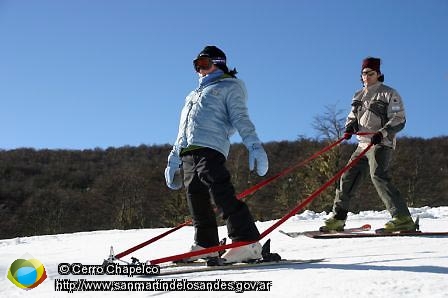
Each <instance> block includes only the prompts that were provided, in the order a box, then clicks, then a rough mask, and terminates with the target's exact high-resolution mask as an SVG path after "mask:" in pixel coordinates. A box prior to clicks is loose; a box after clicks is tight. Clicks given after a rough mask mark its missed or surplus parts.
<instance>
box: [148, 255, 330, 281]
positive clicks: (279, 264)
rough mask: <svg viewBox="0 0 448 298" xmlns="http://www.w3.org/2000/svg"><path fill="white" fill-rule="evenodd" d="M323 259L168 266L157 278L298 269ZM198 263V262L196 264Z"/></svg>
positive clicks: (161, 269)
mask: <svg viewBox="0 0 448 298" xmlns="http://www.w3.org/2000/svg"><path fill="white" fill-rule="evenodd" d="M324 260H325V259H298V260H285V259H282V260H279V261H270V262H260V263H256V262H255V263H234V264H225V265H220V266H207V265H206V264H205V262H203V265H199V264H194V265H192V266H188V265H187V264H182V265H181V266H169V267H161V268H160V274H158V275H156V277H157V276H167V275H179V274H190V273H200V272H212V271H225V270H242V269H244V270H246V269H257V268H272V269H278V268H300V265H304V264H311V263H319V262H322V261H324ZM198 263H199V262H198Z"/></svg>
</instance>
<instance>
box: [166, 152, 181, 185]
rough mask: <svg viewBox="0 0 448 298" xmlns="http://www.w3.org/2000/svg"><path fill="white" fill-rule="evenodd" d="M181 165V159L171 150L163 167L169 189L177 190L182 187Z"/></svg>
mask: <svg viewBox="0 0 448 298" xmlns="http://www.w3.org/2000/svg"><path fill="white" fill-rule="evenodd" d="M181 165H182V160H181V159H180V157H179V156H178V155H177V154H176V153H174V152H173V151H171V153H170V155H169V156H168V165H167V166H166V169H165V180H166V185H167V186H168V187H169V188H171V189H174V190H177V189H180V188H181V187H182V175H181V173H180V167H181Z"/></svg>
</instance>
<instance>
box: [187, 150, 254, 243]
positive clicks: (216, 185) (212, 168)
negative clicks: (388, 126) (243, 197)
mask: <svg viewBox="0 0 448 298" xmlns="http://www.w3.org/2000/svg"><path fill="white" fill-rule="evenodd" d="M225 162H226V159H225V157H224V155H222V154H221V153H220V152H218V151H216V150H213V149H210V148H201V149H196V150H192V151H189V152H187V153H185V154H183V155H182V166H183V171H184V185H185V188H186V190H187V202H188V208H189V210H190V213H191V216H192V218H193V225H194V227H195V242H196V244H198V245H200V246H202V247H210V246H215V245H217V244H219V238H218V228H217V223H216V215H215V212H214V209H213V204H212V203H214V204H215V205H216V207H217V209H218V211H219V213H221V215H222V217H223V219H224V220H226V223H227V232H228V236H229V238H230V239H232V241H234V242H235V241H250V240H257V239H258V238H259V237H260V233H259V231H258V229H257V227H256V226H255V223H254V220H253V218H252V215H251V213H250V211H249V208H248V207H247V205H246V204H245V203H244V202H242V201H240V200H238V199H237V198H236V196H235V189H234V187H233V185H232V183H231V181H230V173H229V171H228V170H227V169H226V167H225Z"/></svg>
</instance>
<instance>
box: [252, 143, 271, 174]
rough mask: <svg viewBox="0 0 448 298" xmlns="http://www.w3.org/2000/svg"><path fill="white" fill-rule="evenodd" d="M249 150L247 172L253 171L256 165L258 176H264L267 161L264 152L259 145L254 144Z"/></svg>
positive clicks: (267, 164)
mask: <svg viewBox="0 0 448 298" xmlns="http://www.w3.org/2000/svg"><path fill="white" fill-rule="evenodd" d="M248 150H249V170H250V171H253V170H254V168H255V163H256V164H257V174H258V176H264V175H266V173H267V172H268V168H269V161H268V156H267V154H266V151H264V149H263V146H262V145H261V144H259V143H254V144H252V145H250V146H249V147H248Z"/></svg>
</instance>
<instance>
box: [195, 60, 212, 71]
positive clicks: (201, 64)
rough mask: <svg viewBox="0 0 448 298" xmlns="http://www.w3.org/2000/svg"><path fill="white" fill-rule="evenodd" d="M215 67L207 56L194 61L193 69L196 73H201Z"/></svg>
mask: <svg viewBox="0 0 448 298" xmlns="http://www.w3.org/2000/svg"><path fill="white" fill-rule="evenodd" d="M212 65H213V61H212V59H210V57H207V56H203V57H199V58H197V59H194V60H193V67H194V70H196V72H199V70H201V69H203V70H209V69H210V68H211V67H212Z"/></svg>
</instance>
